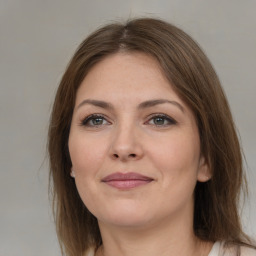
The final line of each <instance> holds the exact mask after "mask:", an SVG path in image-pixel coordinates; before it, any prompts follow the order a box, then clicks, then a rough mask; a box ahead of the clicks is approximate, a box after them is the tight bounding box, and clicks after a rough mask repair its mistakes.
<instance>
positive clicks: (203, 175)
mask: <svg viewBox="0 0 256 256" xmlns="http://www.w3.org/2000/svg"><path fill="white" fill-rule="evenodd" d="M88 99H89V100H98V101H104V102H107V103H108V104H111V108H106V106H103V105H102V104H101V106H95V105H94V104H91V103H90V102H87V103H86V102H85V100H88ZM155 99H164V100H168V101H170V102H166V103H161V104H155V105H154V106H144V107H143V108H142V107H141V108H139V105H140V104H141V103H143V102H145V101H152V100H155ZM92 114H97V115H100V117H96V118H95V117H94V119H89V120H88V119H87V121H85V120H86V118H88V116H90V115H92ZM159 114H161V116H160V117H159ZM162 115H166V116H167V118H165V117H162ZM156 116H158V118H157V117H156ZM69 151H70V156H71V161H72V175H73V176H74V178H75V182H76V186H77V189H78V192H79V194H80V196H81V199H82V200H83V202H84V204H85V205H86V207H87V208H88V209H89V210H90V211H91V212H92V213H93V214H94V215H95V216H96V217H97V219H98V222H99V227H100V231H101V235H102V239H103V246H102V247H101V248H100V250H99V251H98V255H103V254H104V255H105V256H108V255H109V256H110V255H111V256H115V255H116V256H117V255H124V256H125V255H127V256H128V255H133V256H136V255H140V256H142V255H147V256H150V255H169V256H170V255H180V256H182V255H208V252H209V251H210V248H211V244H208V243H204V242H202V241H199V240H198V239H197V238H196V237H195V236H194V233H193V207H194V199H193V192H194V188H195V185H196V183H197V181H200V182H206V181H208V180H209V179H210V172H209V168H208V166H207V164H206V163H205V160H204V157H203V156H202V155H201V153H200V139H199V133H198V129H197V125H196V121H195V118H194V115H193V113H192V111H191V110H190V109H189V107H188V106H187V105H186V104H185V102H183V101H182V100H181V98H180V97H179V96H178V95H177V94H176V93H175V91H174V90H173V89H172V86H171V85H170V83H169V81H168V80H167V79H166V78H165V76H164V75H163V73H162V72H161V69H160V68H159V65H158V63H157V62H156V61H155V60H154V59H153V58H152V57H150V56H147V55H145V54H143V53H117V54H114V55H111V56H108V57H106V58H105V59H104V60H102V61H101V62H99V63H98V64H96V65H95V66H94V67H93V68H92V69H91V70H90V71H89V73H88V74H87V76H86V77H85V79H84V80H83V82H82V84H81V85H80V87H79V89H78V91H77V95H76V103H75V108H74V112H73V118H72V123H71V130H70V136H69ZM115 172H121V173H127V172H135V173H139V174H142V175H144V176H147V177H150V178H151V179H152V181H151V182H149V183H146V184H144V185H141V186H138V187H135V188H131V189H119V188H115V187H112V186H109V185H108V184H106V183H104V182H102V179H103V178H104V177H106V176H107V175H110V174H112V173H115ZM103 252H104V253H103Z"/></svg>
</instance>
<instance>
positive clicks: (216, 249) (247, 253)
mask: <svg viewBox="0 0 256 256" xmlns="http://www.w3.org/2000/svg"><path fill="white" fill-rule="evenodd" d="M86 255H87V256H94V252H93V250H90V251H89V252H88V253H87V254H86ZM208 256H237V250H236V246H230V247H228V248H224V242H215V243H214V245H213V247H212V249H211V251H210V253H209V254H208ZM240 256H256V250H254V249H251V248H249V247H246V246H241V254H240Z"/></svg>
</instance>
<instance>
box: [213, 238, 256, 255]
mask: <svg viewBox="0 0 256 256" xmlns="http://www.w3.org/2000/svg"><path fill="white" fill-rule="evenodd" d="M208 256H256V250H255V249H253V248H250V247H247V246H240V245H233V244H232V245H231V244H227V243H225V242H220V241H218V242H216V243H215V244H214V245H213V247H212V250H211V252H210V254H209V255H208Z"/></svg>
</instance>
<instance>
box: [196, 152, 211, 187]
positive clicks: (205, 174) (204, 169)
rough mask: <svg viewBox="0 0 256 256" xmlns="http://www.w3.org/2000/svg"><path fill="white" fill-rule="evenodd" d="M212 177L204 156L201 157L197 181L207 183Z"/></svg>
mask: <svg viewBox="0 0 256 256" xmlns="http://www.w3.org/2000/svg"><path fill="white" fill-rule="evenodd" d="M211 177H212V174H211V171H210V168H209V166H208V163H206V161H205V158H204V156H201V157H200V160H199V167H198V173H197V180H198V181H199V182H207V181H208V180H210V179H211Z"/></svg>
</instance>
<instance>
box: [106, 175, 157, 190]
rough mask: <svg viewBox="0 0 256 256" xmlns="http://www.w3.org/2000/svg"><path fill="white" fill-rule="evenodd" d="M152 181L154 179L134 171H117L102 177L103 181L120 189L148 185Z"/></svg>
mask: <svg viewBox="0 0 256 256" xmlns="http://www.w3.org/2000/svg"><path fill="white" fill-rule="evenodd" d="M151 181H153V179H152V178H150V177H147V176H143V175H141V174H138V173H134V172H129V173H120V172H117V173H113V174H110V175H108V176H106V177H104V178H103V179H102V182H104V183H106V184H108V185H109V186H112V187H115V188H119V189H130V188H135V187H138V186H142V185H146V184H148V183H150V182H151Z"/></svg>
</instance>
